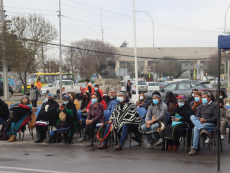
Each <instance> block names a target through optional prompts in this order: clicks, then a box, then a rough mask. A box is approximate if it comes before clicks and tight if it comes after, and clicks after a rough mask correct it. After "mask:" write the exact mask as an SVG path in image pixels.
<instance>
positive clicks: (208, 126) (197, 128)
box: [190, 115, 216, 149]
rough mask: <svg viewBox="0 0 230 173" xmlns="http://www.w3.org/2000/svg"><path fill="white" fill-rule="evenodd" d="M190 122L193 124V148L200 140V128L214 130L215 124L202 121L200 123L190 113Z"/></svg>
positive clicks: (196, 147) (195, 147) (196, 146)
mask: <svg viewBox="0 0 230 173" xmlns="http://www.w3.org/2000/svg"><path fill="white" fill-rule="evenodd" d="M190 119H191V121H192V123H193V124H194V126H195V127H194V136H193V147H192V148H194V149H198V143H199V141H200V130H201V129H205V130H207V131H208V130H215V128H216V125H215V124H214V123H204V124H201V122H200V120H199V119H198V118H197V117H196V116H195V115H192V116H191V117H190Z"/></svg>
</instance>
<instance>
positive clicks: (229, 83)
mask: <svg viewBox="0 0 230 173" xmlns="http://www.w3.org/2000/svg"><path fill="white" fill-rule="evenodd" d="M229 67H230V61H229V60H228V88H229V87H230V75H229V70H230V69H229Z"/></svg>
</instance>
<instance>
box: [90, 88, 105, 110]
mask: <svg viewBox="0 0 230 173" xmlns="http://www.w3.org/2000/svg"><path fill="white" fill-rule="evenodd" d="M94 94H97V95H98V97H99V99H98V102H99V103H101V104H102V105H103V108H104V110H106V109H107V104H106V103H105V101H104V100H102V97H101V94H100V92H99V91H97V90H96V91H95V92H94ZM91 102H92V101H90V102H89V104H88V106H87V108H86V112H87V113H89V107H90V105H91Z"/></svg>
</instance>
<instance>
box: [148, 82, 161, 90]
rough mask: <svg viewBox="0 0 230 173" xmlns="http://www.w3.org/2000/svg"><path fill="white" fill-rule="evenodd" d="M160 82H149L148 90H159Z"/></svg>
mask: <svg viewBox="0 0 230 173" xmlns="http://www.w3.org/2000/svg"><path fill="white" fill-rule="evenodd" d="M159 90H160V87H159V83H158V82H148V92H150V91H159Z"/></svg>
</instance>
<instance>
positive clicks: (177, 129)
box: [163, 95, 195, 151]
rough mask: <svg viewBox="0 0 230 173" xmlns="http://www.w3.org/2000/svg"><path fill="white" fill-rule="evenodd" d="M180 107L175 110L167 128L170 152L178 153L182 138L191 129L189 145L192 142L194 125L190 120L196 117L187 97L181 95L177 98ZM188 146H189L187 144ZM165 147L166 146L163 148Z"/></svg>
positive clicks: (166, 134) (188, 137)
mask: <svg viewBox="0 0 230 173" xmlns="http://www.w3.org/2000/svg"><path fill="white" fill-rule="evenodd" d="M177 99H178V105H177V106H176V107H175V109H174V110H173V112H172V114H171V115H170V116H171V118H170V120H169V121H168V124H167V126H166V127H165V130H164V131H163V133H164V138H165V139H167V144H168V150H169V151H176V150H178V148H179V147H180V142H179V139H180V136H181V135H182V133H183V132H184V131H185V129H186V128H188V127H189V130H188V136H187V139H188V140H187V141H186V142H187V143H188V144H189V142H190V141H189V139H190V140H191V132H192V128H193V124H192V122H191V120H190V116H191V115H195V113H194V112H193V111H192V109H191V107H190V106H189V104H188V103H186V102H185V101H186V97H185V96H184V95H179V96H178V97H177ZM186 145H187V144H186ZM163 147H164V146H163Z"/></svg>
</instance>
